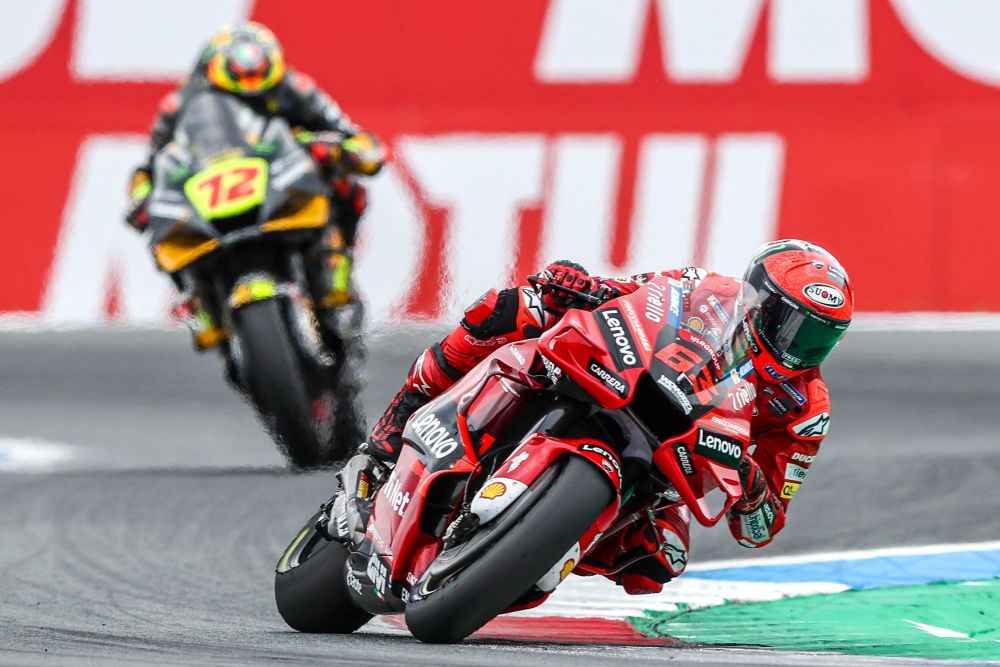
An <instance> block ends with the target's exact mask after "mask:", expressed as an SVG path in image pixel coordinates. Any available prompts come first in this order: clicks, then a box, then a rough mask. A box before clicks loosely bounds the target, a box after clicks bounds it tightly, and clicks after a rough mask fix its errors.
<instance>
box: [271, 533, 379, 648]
mask: <svg viewBox="0 0 1000 667" xmlns="http://www.w3.org/2000/svg"><path fill="white" fill-rule="evenodd" d="M318 518H319V514H317V515H316V516H314V517H313V518H312V519H311V520H310V522H309V523H308V524H306V526H305V527H304V528H303V529H302V530H301V531H300V532H299V534H298V535H297V536H296V537H295V539H294V540H292V543H291V544H289V545H288V548H287V549H285V553H284V554H282V556H281V560H279V561H278V567H277V568H276V570H275V574H274V601H275V604H276V605H277V607H278V613H279V614H281V618H283V619H284V620H285V623H287V624H288V625H289V627H291V628H292V629H294V630H298V631H299V632H324V633H333V634H349V633H351V632H354V631H355V630H357V629H358V628H360V627H361V626H363V625H364V624H365V623H367V622H368V621H369V620H371V618H372V615H371V614H369V613H368V612H366V611H364V610H362V609H360V608H359V607H357V606H355V604H354V601H353V600H352V599H351V594H350V591H348V590H347V581H346V574H347V573H346V568H347V558H348V552H347V548H346V547H344V545H342V544H340V543H339V542H331V541H328V540H327V539H326V538H325V537H323V536H322V535H320V534H319V533H318V532H316V529H315V527H314V526H315V523H316V519H318Z"/></svg>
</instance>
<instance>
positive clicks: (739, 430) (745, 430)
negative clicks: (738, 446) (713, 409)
mask: <svg viewBox="0 0 1000 667" xmlns="http://www.w3.org/2000/svg"><path fill="white" fill-rule="evenodd" d="M710 421H711V422H712V423H713V424H716V425H717V426H720V427H722V428H724V429H726V430H727V431H729V432H730V433H733V434H735V435H741V436H743V437H744V438H749V437H750V428H749V427H747V426H745V425H743V424H737V423H736V422H734V421H730V420H728V419H723V418H722V417H720V416H718V415H712V416H711V417H710Z"/></svg>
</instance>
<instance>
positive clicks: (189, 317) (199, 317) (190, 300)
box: [170, 293, 227, 352]
mask: <svg viewBox="0 0 1000 667" xmlns="http://www.w3.org/2000/svg"><path fill="white" fill-rule="evenodd" d="M170 314H171V316H173V318H174V319H175V320H178V321H180V322H183V323H184V324H185V325H187V327H188V329H190V330H191V335H192V336H193V337H194V347H195V349H196V350H197V351H198V352H204V351H205V350H208V349H210V348H213V347H215V346H217V345H218V344H219V343H221V342H222V341H224V340H225V339H226V338H227V336H226V333H225V331H223V329H222V327H220V326H219V325H218V323H217V322H216V320H215V318H214V317H212V313H210V312H209V311H208V309H206V308H205V307H204V306H203V304H202V300H201V297H199V296H198V295H197V294H191V293H187V294H183V295H181V297H180V299H179V300H178V301H177V303H175V304H174V305H173V307H171V309H170Z"/></svg>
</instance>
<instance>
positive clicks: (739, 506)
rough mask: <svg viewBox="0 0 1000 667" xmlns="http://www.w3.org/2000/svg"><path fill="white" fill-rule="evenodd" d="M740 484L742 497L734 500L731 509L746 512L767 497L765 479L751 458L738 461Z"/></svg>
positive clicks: (754, 508)
mask: <svg viewBox="0 0 1000 667" xmlns="http://www.w3.org/2000/svg"><path fill="white" fill-rule="evenodd" d="M739 473H740V485H741V486H742V487H743V497H742V498H740V499H739V500H738V501H736V504H735V505H733V509H734V510H735V511H737V512H741V513H743V514H746V513H748V512H752V511H754V510H756V509H757V508H758V507H760V506H761V505H762V504H763V503H764V500H766V499H767V493H768V491H767V480H765V479H764V473H762V472H761V471H760V467H759V466H758V465H757V464H756V463H755V462H754V460H753V459H751V458H744V459H743V461H742V462H741V463H740V467H739Z"/></svg>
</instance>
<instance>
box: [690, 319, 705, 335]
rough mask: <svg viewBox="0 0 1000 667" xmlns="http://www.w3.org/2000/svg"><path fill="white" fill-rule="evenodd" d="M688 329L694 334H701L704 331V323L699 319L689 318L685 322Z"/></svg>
mask: <svg viewBox="0 0 1000 667" xmlns="http://www.w3.org/2000/svg"><path fill="white" fill-rule="evenodd" d="M687 326H688V329H690V330H691V331H694V332H695V333H701V332H702V331H704V330H705V321H704V320H703V319H701V318H700V317H689V318H688V321H687Z"/></svg>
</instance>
